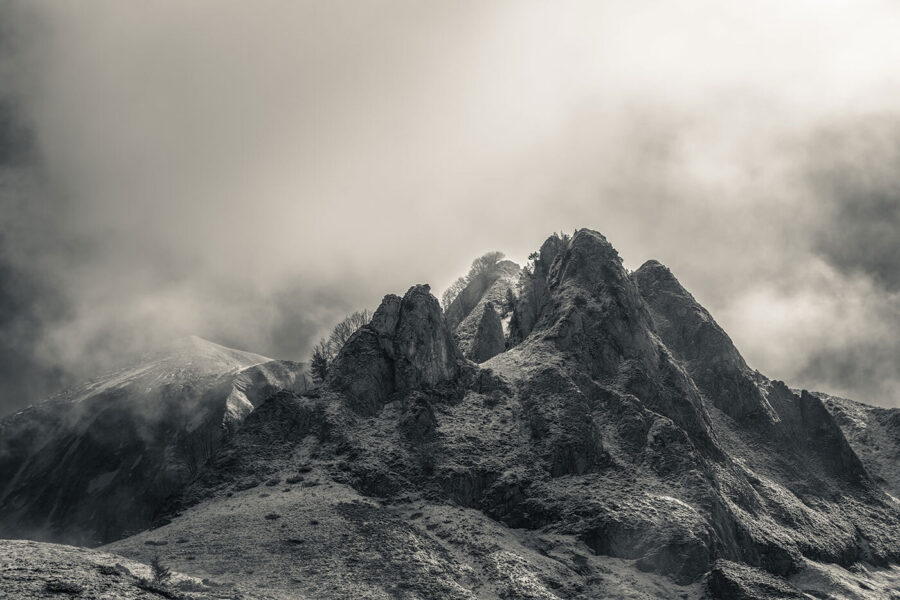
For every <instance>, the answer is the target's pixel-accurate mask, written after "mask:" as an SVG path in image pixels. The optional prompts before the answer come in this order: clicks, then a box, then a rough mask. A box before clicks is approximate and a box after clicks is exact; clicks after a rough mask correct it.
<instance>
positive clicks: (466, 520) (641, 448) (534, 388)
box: [105, 229, 900, 600]
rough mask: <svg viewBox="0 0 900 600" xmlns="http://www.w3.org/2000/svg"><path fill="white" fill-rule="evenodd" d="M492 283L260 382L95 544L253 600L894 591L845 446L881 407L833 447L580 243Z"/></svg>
mask: <svg viewBox="0 0 900 600" xmlns="http://www.w3.org/2000/svg"><path fill="white" fill-rule="evenodd" d="M512 271H513V270H512V269H510V272H509V273H507V276H499V277H496V278H493V279H490V283H488V284H487V285H481V284H479V285H478V286H477V287H473V288H471V290H470V291H469V292H468V293H467V299H466V301H465V304H466V306H467V307H469V308H468V310H467V311H466V310H462V309H460V308H457V309H456V312H457V313H458V314H456V316H455V317H454V318H453V319H448V317H447V315H445V314H444V313H442V311H441V309H440V306H439V304H438V302H437V299H436V298H434V297H433V296H432V295H431V293H430V288H429V287H428V286H427V285H424V284H420V285H414V286H412V287H410V288H409V289H408V290H407V292H406V293H405V294H404V295H403V296H399V295H394V294H389V295H387V296H385V298H384V300H383V301H382V303H381V305H380V306H379V308H378V310H376V312H375V313H374V315H373V317H372V320H371V322H370V323H369V324H367V325H364V326H363V327H361V328H360V329H359V330H358V331H357V332H355V333H354V334H353V335H352V336H351V337H350V339H349V340H348V342H347V343H346V344H345V345H344V347H343V348H341V350H340V351H339V353H338V355H337V357H336V358H335V359H334V361H333V362H332V364H331V365H330V367H329V371H328V375H327V376H326V377H325V380H324V382H323V383H322V384H321V385H319V386H312V387H303V389H290V388H289V387H287V388H286V386H282V387H281V389H279V388H278V386H276V385H273V386H272V387H270V388H268V389H266V390H261V393H260V395H259V397H258V402H257V403H255V404H253V408H252V410H251V411H249V412H248V413H247V414H246V415H245V416H243V417H242V418H241V419H240V420H239V421H236V422H235V427H234V430H233V433H232V434H231V435H228V436H227V437H226V438H223V439H222V443H221V445H220V446H218V447H217V448H216V449H215V451H214V452H211V453H210V455H209V460H208V462H206V463H205V464H203V465H201V466H200V467H199V468H198V469H197V471H196V475H195V476H194V477H193V478H192V479H190V480H189V481H186V482H185V483H184V484H183V485H182V486H181V487H179V488H178V489H177V490H175V493H174V494H173V495H172V496H170V497H169V498H168V499H167V500H165V501H164V502H162V503H161V504H160V505H159V506H160V508H159V510H157V512H156V514H157V518H156V519H155V523H154V527H153V528H151V529H148V530H146V531H143V532H141V533H138V534H136V535H133V536H130V537H126V538H124V539H120V540H118V541H115V542H113V543H111V544H109V545H107V546H105V550H108V551H113V552H117V553H120V554H123V555H125V556H128V557H130V558H133V559H136V560H139V561H141V562H147V561H148V560H149V559H150V558H152V556H153V554H154V553H159V552H160V548H164V552H165V558H166V560H167V561H168V562H169V563H170V564H172V565H173V567H174V568H176V569H177V570H179V571H181V572H184V573H190V574H192V575H195V576H198V577H215V578H218V579H220V580H222V581H223V582H224V584H227V585H232V586H235V588H236V589H240V590H241V591H242V592H243V593H246V594H247V595H248V596H252V595H253V594H254V593H260V592H262V593H264V595H266V596H267V597H272V598H302V597H309V598H344V597H360V598H382V597H398V598H414V597H422V598H466V599H470V598H511V597H514V598H541V599H544V600H547V599H554V598H556V599H576V598H590V597H623V598H625V597H633V598H714V599H725V598H729V599H731V598H737V599H749V598H785V597H798V598H801V597H809V596H810V595H811V596H814V597H828V595H829V594H831V595H834V596H836V597H847V598H866V599H869V598H871V599H872V600H875V599H876V598H878V599H883V598H892V596H890V594H891V590H892V589H893V588H894V587H895V584H896V582H898V581H900V568H898V567H896V563H897V562H898V561H900V546H898V544H897V543H896V541H897V540H898V539H900V501H898V500H897V499H896V496H892V495H890V494H889V493H888V492H889V489H890V488H889V486H890V485H892V483H891V482H892V479H891V472H890V471H889V470H879V469H880V467H879V469H876V467H878V466H879V465H882V464H883V463H884V461H885V460H887V459H888V458H889V456H890V455H889V454H886V453H884V452H880V453H879V452H875V451H874V448H875V445H874V443H875V442H873V441H872V440H871V439H868V438H866V437H865V435H863V434H862V433H860V432H861V431H863V430H866V431H871V430H872V429H873V428H874V426H875V424H877V425H878V426H879V427H881V429H879V432H880V433H879V437H877V440H876V441H877V442H879V443H881V441H882V440H883V439H887V437H889V436H890V435H892V434H891V432H892V430H891V429H889V425H890V423H892V422H893V421H890V422H889V421H888V420H886V419H890V418H891V415H892V413H888V414H887V416H885V415H883V414H882V413H877V412H873V411H868V412H866V411H863V412H865V418H866V419H870V421H866V423H867V426H866V427H865V428H863V427H859V428H857V429H856V430H854V429H852V428H851V425H852V424H853V423H855V422H857V421H860V422H861V420H862V417H858V416H857V413H854V412H852V411H850V412H848V411H849V409H847V408H845V409H844V410H843V411H842V410H839V409H840V408H841V407H842V406H844V405H839V403H837V402H836V401H835V400H832V401H831V403H830V404H829V401H828V399H827V398H825V399H823V397H822V395H820V394H815V393H809V392H807V391H804V390H801V391H799V392H795V391H793V390H791V389H789V388H788V387H787V385H785V384H784V383H783V382H780V381H776V380H770V379H768V378H766V377H765V376H764V375H762V374H761V373H758V372H757V371H755V370H752V369H751V368H750V367H749V366H747V364H746V361H744V359H743V357H742V356H741V355H740V353H739V352H738V350H737V349H736V348H735V347H734V344H733V343H732V342H731V340H730V338H729V337H728V335H727V334H726V333H725V332H724V331H723V330H722V329H721V327H719V326H718V324H716V322H715V320H714V319H713V317H712V315H710V314H709V312H708V311H706V309H704V308H703V307H702V306H701V305H700V304H699V303H697V302H696V300H695V299H694V297H693V296H692V295H691V294H690V293H689V292H688V291H687V290H685V289H684V288H683V286H681V284H680V283H679V282H678V280H677V279H676V278H675V276H674V274H672V273H671V271H670V270H669V269H667V268H666V267H664V266H663V265H662V264H661V263H658V262H656V261H648V262H647V263H645V264H644V265H642V266H641V267H640V268H639V269H638V270H637V271H635V272H633V273H629V272H628V271H627V270H626V269H625V268H624V267H623V264H622V260H621V258H620V257H619V255H618V253H617V251H616V250H615V248H613V247H612V245H611V244H610V243H609V242H608V240H607V239H606V238H605V237H604V236H603V235H602V234H600V233H599V232H596V231H591V230H586V229H581V230H577V231H576V232H575V233H574V234H573V235H572V236H566V235H564V236H560V235H554V236H551V237H550V238H548V239H547V240H546V241H545V242H544V243H543V244H542V245H541V248H540V250H539V252H538V253H536V255H535V258H534V263H533V266H532V267H529V268H528V269H522V270H520V271H517V272H516V273H515V287H514V289H513V288H511V287H509V286H510V285H512ZM504 277H506V278H505V279H504ZM498 282H499V284H498ZM501 295H502V301H503V302H504V303H506V306H504V308H503V310H504V311H506V314H507V315H508V317H509V321H508V323H507V324H506V325H505V326H503V325H502V324H501V333H502V334H503V351H501V352H499V353H496V354H494V355H493V356H489V357H481V356H477V358H479V359H481V358H485V360H483V361H481V362H480V363H475V362H473V361H472V360H470V359H469V358H468V357H467V354H468V353H467V352H463V351H462V350H461V349H460V346H461V345H463V344H462V343H461V340H466V343H467V344H469V348H471V347H472V346H476V347H477V346H478V344H476V342H478V340H477V339H476V338H478V337H479V336H480V335H481V336H482V337H483V336H484V334H483V333H479V329H482V328H480V327H474V328H473V327H463V328H462V329H461V324H462V323H464V322H466V321H467V320H468V322H469V323H470V325H471V324H472V323H476V324H480V323H481V322H482V321H484V320H485V316H484V315H485V314H486V312H487V309H486V307H487V305H488V302H490V303H491V304H492V306H493V303H494V302H495V300H496V297H499V296H501ZM458 306H461V304H460V305H458ZM492 310H493V309H492ZM494 316H495V317H499V316H500V315H499V314H496V315H494ZM488 320H490V321H491V322H490V323H488V324H487V325H486V326H485V328H483V329H487V328H488V327H491V328H493V335H495V334H496V321H494V320H492V319H490V315H488ZM497 346H499V344H496V343H495V344H494V347H495V348H496V349H498V350H499V348H498V347H497ZM265 364H269V363H263V366H264V365H265ZM258 368H260V365H257V366H255V367H250V369H258ZM263 379H265V377H263ZM229 381H230V380H229ZM262 392H264V393H262ZM251 404H252V403H251ZM846 406H850V405H849V404H848V405H846ZM857 412H859V411H857ZM860 414H862V413H860ZM859 453H862V458H861V457H860V454H859Z"/></svg>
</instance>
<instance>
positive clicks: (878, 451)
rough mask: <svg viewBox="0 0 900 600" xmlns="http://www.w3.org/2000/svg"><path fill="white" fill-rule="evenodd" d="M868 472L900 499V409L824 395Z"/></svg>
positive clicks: (829, 407)
mask: <svg viewBox="0 0 900 600" xmlns="http://www.w3.org/2000/svg"><path fill="white" fill-rule="evenodd" d="M813 395H815V396H817V397H819V398H821V399H822V401H823V402H824V404H825V407H826V408H827V409H828V411H829V412H830V413H831V414H832V415H833V416H834V418H835V420H836V421H837V423H838V425H839V426H840V428H841V429H842V430H843V431H844V435H845V436H847V440H848V441H849V442H850V446H851V447H853V450H854V451H856V454H858V455H859V457H860V459H861V460H862V461H863V464H864V465H865V466H866V470H867V471H869V473H871V474H872V477H873V478H874V479H875V482H876V483H878V484H879V485H880V486H881V487H883V488H884V490H885V491H886V492H888V493H889V494H891V495H892V496H894V497H895V498H900V408H879V407H876V406H869V405H867V404H863V403H862V402H854V401H853V400H847V399H846V398H838V397H837V396H829V395H828V394H823V393H820V392H814V393H813Z"/></svg>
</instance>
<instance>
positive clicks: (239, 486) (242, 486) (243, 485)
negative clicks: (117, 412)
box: [234, 478, 259, 492]
mask: <svg viewBox="0 0 900 600" xmlns="http://www.w3.org/2000/svg"><path fill="white" fill-rule="evenodd" d="M258 485H259V479H254V478H250V479H245V480H243V481H239V482H237V483H236V484H234V489H235V491H238V492H243V491H244V490H249V489H252V488H255V487H256V486H258Z"/></svg>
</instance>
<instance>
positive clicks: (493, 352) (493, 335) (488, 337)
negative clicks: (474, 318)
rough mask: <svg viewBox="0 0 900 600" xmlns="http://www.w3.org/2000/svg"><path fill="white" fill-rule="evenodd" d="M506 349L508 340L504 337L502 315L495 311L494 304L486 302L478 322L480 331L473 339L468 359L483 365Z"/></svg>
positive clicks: (478, 330) (476, 332) (477, 331)
mask: <svg viewBox="0 0 900 600" xmlns="http://www.w3.org/2000/svg"><path fill="white" fill-rule="evenodd" d="M505 349H506V338H505V336H504V335H503V323H502V322H501V320H500V314H499V313H498V312H497V311H496V310H494V304H493V302H486V303H485V304H484V310H483V311H482V313H481V319H480V320H479V321H478V329H477V330H476V331H475V337H474V338H472V347H471V349H470V350H469V354H468V358H469V359H470V360H472V361H474V362H477V363H483V362H484V361H486V360H489V359H491V358H493V357H495V356H497V355H498V354H500V353H501V352H503V351H504V350H505Z"/></svg>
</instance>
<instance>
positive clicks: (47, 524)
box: [0, 338, 306, 545]
mask: <svg viewBox="0 0 900 600" xmlns="http://www.w3.org/2000/svg"><path fill="white" fill-rule="evenodd" d="M302 371H303V368H302V365H300V364H298V363H291V362H287V361H272V360H270V359H267V358H265V357H263V356H259V355H256V354H251V353H245V352H239V351H237V350H232V349H230V348H225V347H223V346H218V345H217V344H213V343H211V342H207V341H205V340H201V339H199V338H187V339H184V340H180V341H179V342H177V343H176V344H174V345H173V346H171V347H170V348H167V349H166V350H164V351H162V352H160V353H158V354H155V355H151V356H148V357H146V358H144V359H143V360H141V361H140V362H139V363H138V364H137V365H135V366H134V367H129V368H125V369H122V370H119V371H116V372H115V373H111V374H109V375H107V376H104V377H102V378H100V379H97V380H94V381H92V382H90V383H88V384H86V385H84V386H81V387H79V388H75V389H73V390H69V391H68V392H65V393H63V394H61V395H60V396H59V397H58V398H57V399H55V400H52V401H49V402H46V403H43V404H37V405H34V406H32V407H30V408H28V409H26V410H24V411H21V412H19V413H17V414H14V415H11V416H9V417H7V418H5V419H3V420H2V421H0V536H2V537H28V538H32V539H43V540H53V541H65V542H69V543H78V544H83V545H95V544H98V543H103V542H108V541H111V540H114V539H118V538H119V537H122V536H123V535H126V534H128V533H130V532H134V531H140V530H141V529H144V528H145V527H147V525H148V524H149V523H150V522H151V519H152V518H153V515H154V514H155V512H156V510H157V509H158V508H159V506H160V505H161V504H162V502H163V501H164V500H165V499H166V498H167V497H168V496H169V495H170V494H172V493H175V492H176V491H178V490H179V489H180V488H181V486H182V485H184V483H186V482H187V481H188V480H189V479H190V478H191V477H192V476H193V475H195V474H196V473H197V472H198V471H199V470H200V468H201V467H203V465H204V464H205V463H206V461H207V460H208V459H209V458H210V457H211V456H212V455H213V454H214V453H215V452H216V450H217V448H218V447H219V446H220V445H221V444H222V442H223V441H224V440H225V439H227V437H228V436H229V435H231V434H232V433H233V432H234V430H235V429H236V428H237V427H238V426H239V425H240V423H241V421H243V419H244V418H245V417H246V416H247V415H248V414H250V412H252V411H253V409H254V407H255V406H256V405H258V404H259V403H260V402H261V401H262V399H263V398H265V397H267V396H268V395H269V394H270V393H271V392H272V391H273V390H275V389H281V388H288V389H296V390H298V391H302V390H303V389H305V385H306V383H305V377H304V375H303V374H302Z"/></svg>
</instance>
